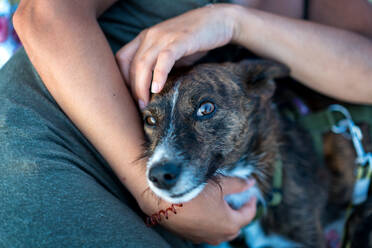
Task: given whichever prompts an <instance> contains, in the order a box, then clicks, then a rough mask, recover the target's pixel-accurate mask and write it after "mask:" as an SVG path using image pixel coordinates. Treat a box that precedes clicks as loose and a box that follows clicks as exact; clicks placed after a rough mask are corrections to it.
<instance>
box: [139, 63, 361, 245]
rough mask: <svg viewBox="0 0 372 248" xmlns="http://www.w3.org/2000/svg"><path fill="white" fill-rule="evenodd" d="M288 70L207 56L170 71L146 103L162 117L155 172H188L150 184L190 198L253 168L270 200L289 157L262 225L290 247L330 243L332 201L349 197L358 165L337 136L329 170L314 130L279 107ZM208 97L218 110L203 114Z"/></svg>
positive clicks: (152, 137)
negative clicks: (163, 168)
mask: <svg viewBox="0 0 372 248" xmlns="http://www.w3.org/2000/svg"><path fill="white" fill-rule="evenodd" d="M286 75H288V69H287V68H286V67H285V66H283V65H280V64H277V63H274V62H269V61H263V60H252V61H242V62H240V63H224V64H202V65H198V66H196V67H194V68H193V69H191V70H190V71H186V72H183V73H182V75H178V76H173V77H170V78H169V80H168V82H167V84H166V87H165V89H164V90H163V91H162V92H161V93H160V94H155V95H153V96H152V99H151V101H150V104H149V105H148V106H147V107H146V108H145V109H144V110H143V116H144V118H145V120H146V118H147V117H149V116H152V117H154V118H155V120H156V125H155V126H150V125H147V124H145V132H146V136H147V138H148V144H147V154H146V155H147V156H149V157H150V159H149V162H148V165H147V167H148V168H147V172H148V173H149V171H150V169H151V168H152V167H153V166H154V165H156V164H158V163H162V162H167V163H174V164H176V165H177V166H180V167H181V174H180V177H179V179H178V181H177V183H176V184H175V186H174V187H172V188H170V189H168V190H164V189H159V188H158V187H156V185H155V184H154V183H153V182H152V181H151V180H149V185H150V188H151V189H152V190H153V191H154V192H155V193H156V194H157V195H159V196H160V197H161V198H163V199H165V200H167V201H170V202H183V201H188V200H190V199H192V198H193V197H195V196H196V195H197V194H199V193H200V192H201V190H202V189H203V187H204V185H205V184H206V183H207V181H208V180H210V179H215V178H218V177H219V176H220V175H225V176H226V175H227V176H238V177H248V176H251V177H254V178H255V179H256V181H257V188H256V189H258V191H259V192H260V194H261V196H262V199H261V200H262V201H263V202H265V201H267V199H268V198H269V196H270V192H271V190H272V180H273V174H274V166H275V161H276V160H277V159H278V158H281V159H282V161H283V185H282V194H283V199H282V202H281V204H280V205H279V206H276V207H274V208H270V209H269V211H267V213H266V214H265V216H263V217H262V218H261V219H260V225H261V227H262V228H263V230H264V231H265V233H266V234H275V235H279V236H280V237H285V240H289V241H290V242H289V243H286V244H285V245H284V246H283V247H316V248H319V247H325V240H324V237H323V227H324V226H325V224H326V223H325V222H326V221H329V220H330V219H331V217H329V215H327V212H326V206H327V205H328V206H332V207H333V209H334V210H338V209H339V208H340V206H342V205H343V204H345V202H347V201H349V199H350V196H351V188H352V185H353V183H354V181H353V180H354V178H353V177H352V176H350V175H352V172H350V171H352V168H344V167H345V166H340V165H339V164H340V162H337V159H340V158H339V157H337V156H336V157H334V156H333V155H332V151H333V150H334V149H335V146H337V144H338V143H334V138H333V137H329V138H328V141H327V142H328V143H327V144H325V150H326V156H328V157H327V158H328V161H327V162H329V163H330V164H331V167H333V170H334V171H332V170H329V168H327V167H326V166H324V165H323V163H321V162H320V161H318V159H317V156H316V155H315V151H314V150H313V147H312V145H311V144H312V141H311V138H310V137H308V135H307V133H306V132H304V131H302V130H301V129H300V128H299V127H297V126H296V125H295V124H294V123H292V122H290V121H288V120H286V119H285V118H283V117H282V116H281V115H280V114H279V111H278V109H277V108H276V105H275V103H274V102H273V101H272V99H271V96H272V94H273V92H274V89H275V84H274V82H273V79H274V78H276V77H282V76H286ZM206 101H208V102H212V103H213V104H214V105H215V111H214V112H213V113H212V114H211V115H209V116H205V117H203V118H200V117H198V116H196V112H197V111H198V109H199V107H200V105H201V104H202V103H203V102H206ZM327 149H328V150H327ZM348 150H352V147H351V148H350V149H349V148H348ZM343 155H344V156H346V158H347V159H349V160H350V159H352V158H353V156H352V155H353V154H351V156H348V154H347V153H343ZM341 164H345V163H343V162H341ZM349 167H350V166H349ZM343 170H345V171H343ZM333 174H337V175H339V181H340V183H338V184H337V185H341V186H338V187H332V188H330V187H329V185H328V182H332V184H333V185H335V183H334V182H335V181H337V178H336V179H334V177H333V176H332V175H333ZM341 175H345V176H341ZM148 176H149V175H148ZM340 178H341V179H342V180H340ZM345 178H346V179H347V180H346V181H345V180H344V179H345ZM341 181H342V182H341ZM337 194H339V195H340V194H342V196H341V197H337ZM329 199H331V200H329ZM273 245H274V246H273V247H280V245H279V244H273Z"/></svg>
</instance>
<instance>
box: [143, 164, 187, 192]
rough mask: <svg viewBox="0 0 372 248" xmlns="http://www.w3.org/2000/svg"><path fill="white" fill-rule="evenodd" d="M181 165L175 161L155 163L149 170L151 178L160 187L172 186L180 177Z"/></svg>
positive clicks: (167, 187) (168, 187)
mask: <svg viewBox="0 0 372 248" xmlns="http://www.w3.org/2000/svg"><path fill="white" fill-rule="evenodd" d="M180 173H181V166H180V165H177V164H174V163H161V164H156V165H154V166H153V167H152V168H151V169H150V171H149V179H150V181H151V182H153V183H154V184H155V185H156V187H158V188H160V189H170V188H172V187H173V186H174V185H175V184H176V183H177V180H178V178H179V175H180Z"/></svg>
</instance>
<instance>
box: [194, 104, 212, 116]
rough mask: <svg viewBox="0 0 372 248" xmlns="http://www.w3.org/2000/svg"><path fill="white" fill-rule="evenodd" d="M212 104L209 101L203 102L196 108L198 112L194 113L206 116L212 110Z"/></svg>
mask: <svg viewBox="0 0 372 248" xmlns="http://www.w3.org/2000/svg"><path fill="white" fill-rule="evenodd" d="M214 109H215V107H214V104H213V103H211V102H204V103H202V104H201V105H200V107H199V109H198V112H197V113H196V115H197V116H198V117H203V116H206V115H209V114H211V113H213V112H214Z"/></svg>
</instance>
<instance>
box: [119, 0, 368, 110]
mask: <svg viewBox="0 0 372 248" xmlns="http://www.w3.org/2000/svg"><path fill="white" fill-rule="evenodd" d="M312 2H314V3H315V6H316V4H318V5H320V3H319V2H326V3H328V5H331V4H329V1H328V2H327V1H320V0H318V1H312ZM340 4H341V5H340ZM342 4H343V8H341V9H340V7H337V8H338V9H336V11H335V13H334V14H335V15H336V16H339V18H340V19H339V20H338V22H336V21H335V20H334V18H330V19H329V22H331V23H332V24H334V25H337V26H338V27H332V26H328V25H324V24H320V23H315V22H308V21H304V20H298V19H294V18H288V17H283V16H279V15H275V14H271V13H267V12H264V11H260V10H256V9H252V8H245V7H241V6H237V5H234V6H233V5H231V4H215V5H212V6H209V7H205V8H200V9H197V10H193V11H189V12H187V13H185V14H183V15H181V16H178V17H175V18H173V19H170V20H167V21H165V22H162V23H160V24H158V25H155V26H153V27H151V28H149V29H147V30H144V31H143V32H142V33H140V34H139V35H138V36H137V38H136V39H134V40H133V41H132V42H130V43H128V44H127V45H126V46H124V47H123V48H122V49H121V50H120V51H119V52H118V53H117V58H118V61H119V64H120V66H121V70H122V71H123V73H124V77H125V79H126V81H127V82H129V86H130V88H131V89H132V92H133V95H134V96H135V97H137V98H138V101H139V105H140V106H142V107H143V106H145V105H146V104H147V103H148V99H149V94H150V84H151V91H152V92H153V93H158V92H160V91H161V89H162V88H163V86H164V83H165V81H166V78H167V75H168V73H169V72H170V70H171V68H172V67H173V65H174V64H175V62H176V61H178V60H179V59H181V58H182V57H184V56H189V55H192V54H195V53H198V52H202V51H207V50H210V49H213V48H215V47H219V46H222V45H225V44H227V43H235V44H239V45H241V46H244V47H246V48H247V49H249V50H251V51H253V52H255V53H256V54H258V55H260V56H262V57H266V58H270V59H274V60H277V61H279V62H282V63H283V64H286V65H287V66H289V67H290V69H291V76H293V77H294V78H295V79H297V80H298V81H300V82H302V83H303V84H305V85H307V86H309V87H310V88H312V89H314V90H316V91H318V92H320V93H323V94H325V95H328V96H331V97H334V98H336V99H340V100H343V101H348V102H354V103H372V97H371V96H372V83H371V81H370V79H371V78H372V60H371V58H372V41H371V37H372V31H371V30H372V5H370V4H369V3H367V2H366V1H365V0H357V1H353V2H352V3H351V2H350V1H349V2H345V1H343V3H340V2H337V4H336V3H335V4H334V5H333V6H332V5H331V6H323V8H325V7H328V8H332V7H335V6H342ZM323 5H327V4H323ZM355 6H357V7H355ZM320 7H322V6H321V5H320V6H319V7H318V8H319V9H320ZM343 10H345V11H346V10H347V13H348V14H349V15H353V16H354V18H355V19H352V18H350V17H345V18H343V19H344V20H345V19H346V20H349V21H348V22H346V23H343V22H345V21H344V20H343V19H341V17H342V15H341V13H340V12H345V11H343ZM352 11H354V13H353V12H352ZM350 12H351V13H350ZM327 14H328V15H331V13H330V12H327ZM221 16H224V18H223V19H221V18H220V17H221ZM315 17H316V18H318V19H320V20H322V21H323V22H325V21H327V19H326V17H324V14H323V13H318V15H315ZM324 19H325V20H324ZM340 23H341V25H340ZM342 24H343V25H342ZM342 26H345V27H347V28H349V29H351V30H346V29H341V28H340V27H342ZM357 32H358V33H357ZM152 71H153V75H152ZM151 76H152V82H151Z"/></svg>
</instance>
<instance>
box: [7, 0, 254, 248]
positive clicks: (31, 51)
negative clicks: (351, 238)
mask: <svg viewBox="0 0 372 248" xmlns="http://www.w3.org/2000/svg"><path fill="white" fill-rule="evenodd" d="M113 2H114V0H108V1H103V0H101V1H99V0H96V1H72V0H58V1H57V0H53V1H50V0H24V1H22V2H21V4H20V6H19V9H18V10H17V12H16V14H15V16H14V25H15V28H16V30H17V32H18V34H19V36H20V38H21V40H22V43H23V44H24V46H25V49H26V52H27V54H28V55H29V57H30V59H31V62H32V63H33V64H34V66H35V68H36V69H37V71H38V72H39V74H40V76H41V78H42V79H43V81H44V83H45V85H46V87H47V88H48V90H49V91H50V92H51V94H52V95H53V97H54V98H55V99H56V101H57V102H58V104H59V105H60V106H61V107H62V109H63V110H64V111H65V113H66V114H67V115H68V116H69V117H70V118H71V120H72V121H73V122H74V123H75V124H76V126H77V127H78V128H79V129H80V130H81V131H82V132H83V133H84V135H86V137H87V138H88V139H89V140H90V141H91V142H92V143H93V145H94V146H95V147H96V148H97V150H98V151H99V152H100V153H101V154H102V155H103V156H104V157H105V159H106V160H107V161H108V162H109V164H110V165H111V167H112V168H113V170H114V171H115V172H116V174H117V176H118V177H119V178H120V180H121V181H122V182H123V184H124V185H125V186H126V187H127V188H128V189H129V191H130V192H131V193H132V194H133V196H134V197H135V198H136V199H137V201H138V203H139V205H140V206H141V208H142V210H143V211H144V212H145V213H147V214H152V213H154V212H156V211H159V210H160V209H164V208H165V207H169V205H170V204H169V203H166V202H164V201H162V202H159V200H158V198H156V197H154V195H153V194H143V192H145V190H146V189H147V187H148V185H147V181H146V176H145V170H146V169H145V168H146V164H145V161H144V160H141V161H140V162H138V163H139V164H134V163H133V161H135V160H137V159H138V157H139V156H140V155H141V154H142V148H141V147H142V146H141V145H142V143H143V126H142V124H141V121H140V118H139V114H138V111H137V109H136V106H135V104H134V102H133V100H132V97H131V95H130V94H129V92H128V90H127V88H126V85H125V83H124V81H123V79H122V77H121V74H120V71H119V68H118V66H117V64H116V61H115V57H114V55H113V53H112V51H111V49H110V47H109V44H108V42H107V41H106V39H105V37H104V35H103V33H102V30H101V29H100V27H99V25H98V23H97V20H96V19H97V16H98V15H99V14H100V13H102V12H103V11H104V10H105V9H106V8H108V7H109V6H110V5H111V4H112V3H113ZM221 185H222V190H223V192H221V191H220V188H218V187H217V186H215V185H213V184H208V185H207V186H206V188H205V190H204V191H203V193H202V194H200V195H199V196H198V197H197V198H195V199H193V200H192V201H190V202H188V203H186V204H184V207H183V208H182V210H181V211H179V213H178V214H177V216H174V217H172V218H170V219H169V221H167V222H165V223H164V224H165V225H166V226H167V228H169V229H171V230H173V231H174V232H176V233H179V234H180V235H181V236H183V237H186V238H189V239H192V240H193V241H195V242H209V243H218V242H222V241H225V240H227V239H231V238H233V237H235V236H236V235H237V233H238V232H239V229H240V228H241V227H242V226H244V225H246V224H248V223H249V222H250V221H251V220H252V218H253V217H254V215H255V200H254V199H253V200H252V201H250V202H249V203H247V205H246V206H244V207H243V208H242V209H240V210H239V211H235V210H232V209H231V208H230V207H229V206H228V205H227V204H226V202H225V201H224V194H227V193H236V192H241V191H243V190H246V189H247V187H249V186H251V185H250V184H249V183H248V182H245V181H242V180H239V179H232V178H229V179H228V178H225V179H223V180H222V181H221ZM210 209H214V211H213V212H211V211H210ZM200 223H203V225H201V224H200Z"/></svg>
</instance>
